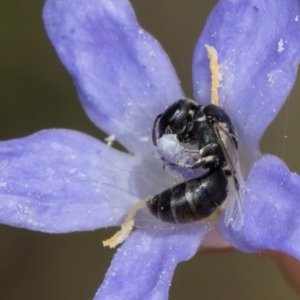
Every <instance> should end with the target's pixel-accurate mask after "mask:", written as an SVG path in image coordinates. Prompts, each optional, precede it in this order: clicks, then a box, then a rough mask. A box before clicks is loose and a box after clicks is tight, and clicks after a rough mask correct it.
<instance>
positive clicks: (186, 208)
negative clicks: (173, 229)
mask: <svg viewBox="0 0 300 300" xmlns="http://www.w3.org/2000/svg"><path fill="white" fill-rule="evenodd" d="M227 186H228V180H227V178H226V175H225V173H224V171H223V170H222V168H217V169H214V170H211V171H209V172H207V173H205V174H204V175H202V176H201V177H198V178H194V179H191V180H189V181H186V182H183V183H180V184H178V185H176V186H174V187H173V188H170V189H167V190H165V191H163V192H162V193H160V194H158V195H156V196H154V197H153V198H151V199H149V200H147V206H148V208H149V210H150V212H151V213H152V214H153V215H154V216H156V217H157V218H159V219H160V220H162V221H164V222H168V223H191V222H195V221H198V220H201V219H204V218H206V217H208V216H210V215H211V214H212V213H213V212H214V211H215V209H216V208H217V207H218V206H219V205H221V204H222V203H223V202H224V200H225V199H226V197H227Z"/></svg>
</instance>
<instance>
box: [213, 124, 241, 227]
mask: <svg viewBox="0 0 300 300" xmlns="http://www.w3.org/2000/svg"><path fill="white" fill-rule="evenodd" d="M214 129H215V133H216V135H217V137H218V139H219V143H220V145H221V147H222V150H223V152H224V155H225V158H226V161H227V164H228V166H229V169H230V171H231V174H232V179H233V182H234V192H233V195H231V198H230V199H229V203H228V206H227V207H226V209H225V220H224V221H225V225H226V226H228V225H229V224H231V226H232V228H233V229H234V230H236V231H238V230H240V228H241V227H242V225H243V223H244V212H243V198H244V185H245V184H244V178H243V176H242V174H241V168H240V161H239V155H238V152H237V148H236V146H235V144H234V141H233V138H232V137H231V136H230V133H229V130H228V128H227V125H226V123H221V122H220V123H216V124H215V126H214Z"/></svg>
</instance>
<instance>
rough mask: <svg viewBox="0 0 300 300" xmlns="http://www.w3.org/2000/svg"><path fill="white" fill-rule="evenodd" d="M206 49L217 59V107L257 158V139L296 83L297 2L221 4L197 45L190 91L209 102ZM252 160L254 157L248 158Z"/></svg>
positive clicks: (299, 23) (299, 11) (298, 50)
mask: <svg viewBox="0 0 300 300" xmlns="http://www.w3.org/2000/svg"><path fill="white" fill-rule="evenodd" d="M205 44H209V45H211V46H214V47H215V48H216V50H217V51H218V54H219V64H220V73H221V74H222V81H221V87H220V88H219V93H220V102H221V106H222V107H223V108H224V109H225V110H226V111H227V112H228V114H229V115H230V117H231V118H232V120H233V122H234V124H235V125H236V127H237V129H238V132H239V133H240V136H241V137H242V138H244V139H245V140H244V142H245V143H246V147H248V148H249V149H250V150H251V151H256V153H258V151H259V149H258V147H259V140H260V138H261V136H262V134H263V133H264V131H265V129H266V127H267V126H268V125H269V124H270V122H271V121H272V120H273V119H274V117H275V116H276V115H277V113H278V111H279V110H280V108H281V106H282V104H283V103H284V101H285V99H286V97H287V96H288V94H289V93H290V90H291V88H292V86H293V84H294V82H295V79H296V72H297V66H298V63H299V59H300V3H299V1H298V0H289V1H286V0H279V1H273V0H266V1H261V0H250V1H249V0H234V1H227V0H222V1H220V2H219V4H218V5H217V6H216V7H215V8H214V10H213V12H212V13H211V15H210V17H209V19H208V21H207V24H206V27H205V29H204V31H203V33H202V35H201V38H200V40H199V42H198V44H197V47H196V51H195V55H194V62H193V74H194V91H195V96H196V98H197V99H198V101H199V102H202V103H208V102H209V101H210V85H211V75H210V71H209V67H208V58H207V53H206V49H205V47H204V45H205ZM252 155H253V153H252Z"/></svg>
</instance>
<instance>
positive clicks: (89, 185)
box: [0, 130, 170, 232]
mask: <svg viewBox="0 0 300 300" xmlns="http://www.w3.org/2000/svg"><path fill="white" fill-rule="evenodd" d="M0 161H1V169H0V194H1V202H0V222H1V223H4V224H8V225H12V226H17V227H25V228H29V229H33V230H41V231H47V232H67V231H73V230H88V229H95V228H99V227H106V226H111V225H116V224H120V223H122V222H123V220H124V216H125V215H126V214H127V212H128V209H129V208H130V207H131V206H132V204H133V203H135V202H136V201H137V200H138V199H140V197H145V196H149V195H151V194H152V193H153V191H155V190H158V191H159V190H160V189H163V187H161V185H165V184H169V185H170V183H166V182H157V181H155V177H154V176H152V174H153V173H157V172H156V170H154V166H153V163H152V164H151V165H149V166H146V165H142V164H141V163H140V161H139V160H137V159H135V158H134V157H132V156H130V155H128V154H126V153H123V152H119V151H117V150H115V149H112V148H109V147H107V146H106V145H105V144H103V143H101V142H99V141H98V140H96V139H94V138H92V137H89V136H87V135H85V134H82V133H79V132H75V131H69V130H47V131H41V132H39V133H36V134H34V135H32V136H29V137H26V138H23V139H17V140H11V141H7V142H2V143H1V146H0ZM157 161H158V162H159V160H157ZM159 163H160V162H159ZM160 169H161V167H160ZM162 181H164V179H163V180H162Z"/></svg>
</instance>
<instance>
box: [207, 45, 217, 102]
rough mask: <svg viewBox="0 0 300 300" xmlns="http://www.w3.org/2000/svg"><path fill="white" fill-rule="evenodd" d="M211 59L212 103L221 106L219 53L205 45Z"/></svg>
mask: <svg viewBox="0 0 300 300" xmlns="http://www.w3.org/2000/svg"><path fill="white" fill-rule="evenodd" d="M205 48H206V50H207V54H208V58H209V67H210V71H211V103H212V104H214V105H217V106H219V95H218V87H219V83H220V73H219V64H218V52H217V50H216V49H215V48H214V47H213V46H209V45H205Z"/></svg>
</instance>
